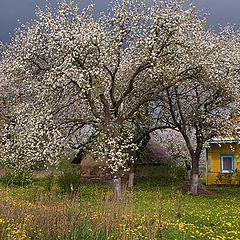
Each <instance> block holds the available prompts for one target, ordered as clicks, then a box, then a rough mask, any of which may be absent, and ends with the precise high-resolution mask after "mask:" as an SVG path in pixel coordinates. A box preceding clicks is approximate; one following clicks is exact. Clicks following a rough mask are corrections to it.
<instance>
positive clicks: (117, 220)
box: [0, 191, 162, 240]
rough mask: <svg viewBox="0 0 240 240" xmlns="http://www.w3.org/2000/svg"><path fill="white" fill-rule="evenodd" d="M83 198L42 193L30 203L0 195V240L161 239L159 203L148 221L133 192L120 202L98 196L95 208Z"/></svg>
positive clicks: (3, 194)
mask: <svg viewBox="0 0 240 240" xmlns="http://www.w3.org/2000/svg"><path fill="white" fill-rule="evenodd" d="M81 196H82V193H80V192H79V193H78V194H76V195H74V196H71V197H70V196H68V195H63V194H57V193H56V192H49V193H47V194H46V193H44V192H42V193H38V194H36V195H35V197H34V198H33V199H32V200H31V201H29V200H26V199H24V197H22V199H21V197H19V195H18V196H17V197H16V195H14V194H11V192H10V191H1V194H0V209H1V219H0V239H11V240H13V239H41V240H42V239H64V240H65V239H91V240H93V239H121V240H124V239H143V238H144V239H156V238H157V237H158V238H157V239H159V237H160V234H161V227H162V213H161V204H159V203H160V202H158V204H157V206H156V212H155V214H154V215H152V216H151V217H149V216H147V215H142V214H138V213H137V211H136V210H135V204H134V198H133V194H132V193H131V192H126V193H125V196H124V200H123V201H121V202H114V201H112V199H111V195H110V193H103V192H102V193H101V194H99V193H98V194H97V195H95V199H94V200H93V201H91V203H92V202H95V204H94V206H93V205H91V204H90V203H88V202H85V201H84V202H83V201H81ZM159 199H160V196H159Z"/></svg>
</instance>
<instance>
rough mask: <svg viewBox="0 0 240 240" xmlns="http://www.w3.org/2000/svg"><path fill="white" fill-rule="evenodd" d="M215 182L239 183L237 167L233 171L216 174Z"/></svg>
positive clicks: (239, 176) (239, 177)
mask: <svg viewBox="0 0 240 240" xmlns="http://www.w3.org/2000/svg"><path fill="white" fill-rule="evenodd" d="M216 183H217V184H226V185H233V184H234V185H240V174H239V171H238V169H235V170H234V172H230V173H222V172H219V173H218V174H217V176H216Z"/></svg>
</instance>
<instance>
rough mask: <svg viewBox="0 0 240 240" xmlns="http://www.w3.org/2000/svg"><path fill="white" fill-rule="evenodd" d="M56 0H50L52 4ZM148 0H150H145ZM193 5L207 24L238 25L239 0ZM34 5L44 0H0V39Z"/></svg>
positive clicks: (103, 1) (101, 3)
mask: <svg viewBox="0 0 240 240" xmlns="http://www.w3.org/2000/svg"><path fill="white" fill-rule="evenodd" d="M56 1H57V0H52V2H53V4H54V3H56ZM146 1H147V2H149V1H150V0H146ZM90 2H91V0H81V4H82V6H83V7H84V6H87V5H88V4H89V3H90ZM95 2H96V9H97V11H100V10H104V9H106V8H107V5H108V3H109V2H110V0H96V1H95ZM193 3H194V5H196V6H197V7H198V8H199V9H201V10H203V11H204V12H208V13H209V14H210V15H209V19H208V24H209V25H213V26H217V25H218V24H222V25H225V24H227V23H228V22H229V23H231V24H236V25H240V24H239V23H240V14H239V12H240V1H239V0H193ZM36 5H38V6H40V7H43V6H44V5H45V0H0V41H3V42H7V41H9V40H10V35H9V33H13V32H14V29H15V28H17V27H18V26H19V24H18V22H17V19H19V20H20V21H21V22H26V21H30V20H31V19H33V18H34V15H35V14H34V12H35V7H36Z"/></svg>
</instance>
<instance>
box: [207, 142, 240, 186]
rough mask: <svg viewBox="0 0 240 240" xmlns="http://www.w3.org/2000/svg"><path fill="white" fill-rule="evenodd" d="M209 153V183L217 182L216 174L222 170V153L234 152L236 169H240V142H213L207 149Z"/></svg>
mask: <svg viewBox="0 0 240 240" xmlns="http://www.w3.org/2000/svg"><path fill="white" fill-rule="evenodd" d="M207 153H208V154H207V156H208V164H207V165H208V169H207V171H208V173H207V184H209V185H211V184H217V182H216V176H217V175H218V173H219V172H220V155H221V154H234V169H238V170H239V171H240V146H239V144H238V143H221V144H216V143H212V144H210V147H209V148H208V149H207Z"/></svg>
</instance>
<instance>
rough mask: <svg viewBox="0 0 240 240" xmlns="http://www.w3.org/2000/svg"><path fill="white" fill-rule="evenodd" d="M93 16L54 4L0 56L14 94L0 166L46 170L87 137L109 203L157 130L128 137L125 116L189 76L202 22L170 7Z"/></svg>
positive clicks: (132, 7)
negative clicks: (104, 172)
mask: <svg viewBox="0 0 240 240" xmlns="http://www.w3.org/2000/svg"><path fill="white" fill-rule="evenodd" d="M93 11H94V7H93V6H92V5H90V6H89V7H87V8H86V9H83V10H82V11H80V10H79V8H78V7H77V5H76V4H75V3H74V1H70V3H67V1H64V0H62V1H60V2H59V4H58V6H57V8H56V9H52V8H51V7H50V6H47V7H46V9H45V10H41V9H37V10H36V19H35V20H34V21H32V22H31V23H27V24H25V25H22V26H21V27H20V29H18V30H17V31H16V34H15V36H14V38H13V39H12V41H11V43H9V44H8V45H7V47H6V49H5V50H4V52H3V54H2V62H3V63H2V64H4V66H5V67H4V72H5V75H6V77H7V79H8V82H9V84H12V85H13V86H14V87H15V88H16V89H15V90H16V92H18V91H17V89H21V91H20V93H21V94H20V95H18V97H17V96H15V102H16V104H14V106H12V108H11V119H12V120H11V121H8V122H6V124H5V132H6V134H5V139H4V148H5V150H4V151H5V152H6V155H7V158H5V159H6V161H7V162H12V163H16V162H17V161H18V162H21V163H22V164H20V165H21V166H28V165H32V166H33V165H34V164H35V162H39V161H40V162H43V164H44V163H45V162H46V161H51V162H52V163H55V162H56V161H57V156H58V155H59V154H61V153H62V151H63V150H64V148H66V147H67V148H68V147H74V148H79V147H81V146H82V145H83V144H84V143H86V142H87V139H88V138H89V137H91V138H92V139H94V142H93V144H90V147H91V148H90V149H91V152H92V154H93V155H96V156H98V158H99V159H102V160H103V161H106V164H107V166H108V167H109V169H110V171H111V174H112V177H113V190H114V191H113V193H114V197H115V198H117V199H119V198H121V176H122V174H123V173H124V172H125V171H126V170H127V164H126V163H127V161H130V162H131V161H134V157H133V156H134V154H133V152H134V151H136V149H137V148H138V145H139V144H140V142H141V139H142V138H143V137H144V136H146V134H148V133H149V132H151V131H153V130H155V129H158V128H160V127H161V124H160V125H153V124H152V123H151V124H150V125H149V128H147V129H144V131H143V132H142V134H141V135H142V136H143V137H142V136H140V137H139V136H137V137H136V125H135V121H134V119H136V116H138V115H140V116H141V117H145V118H146V117H149V116H151V114H149V111H148V110H149V109H150V108H151V107H152V106H155V105H156V100H157V99H161V98H160V97H162V96H163V95H164V94H165V93H166V92H169V91H170V92H172V89H175V88H178V89H181V87H177V86H178V85H179V83H182V82H183V84H186V86H187V82H188V81H189V80H194V79H195V78H196V75H197V76H198V68H200V65H199V64H198V65H197V67H196V65H195V64H196V62H197V59H196V58H195V57H196V54H198V53H200V52H199V51H197V50H196V49H197V48H199V46H200V47H201V49H203V48H204V47H205V45H203V46H201V44H200V45H199V42H200V41H199V39H204V37H205V29H204V21H203V20H201V19H200V18H199V17H198V14H197V12H196V11H195V10H194V8H193V7H191V6H186V4H185V3H184V1H180V2H179V1H174V0H169V1H160V0H159V1H158V0H157V1H154V3H153V4H152V5H151V6H150V7H149V8H147V7H146V6H145V4H144V1H140V0H134V1H128V0H123V1H114V3H113V4H112V5H111V8H110V10H109V11H108V12H106V13H101V14H99V16H98V17H97V18H94V16H93ZM196 39H198V45H196V46H195V43H196V42H197V41H196ZM208 49H209V48H208ZM210 50H211V49H209V51H210ZM192 52H193V53H194V54H193V53H192ZM205 55H207V54H205ZM205 55H204V56H202V57H205ZM202 73H203V72H202ZM175 86H176V87H175ZM164 96H165V95H164ZM146 109H147V111H146ZM151 120H153V118H151ZM139 139H140V140H139ZM7 153H8V154H7Z"/></svg>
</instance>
